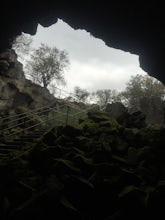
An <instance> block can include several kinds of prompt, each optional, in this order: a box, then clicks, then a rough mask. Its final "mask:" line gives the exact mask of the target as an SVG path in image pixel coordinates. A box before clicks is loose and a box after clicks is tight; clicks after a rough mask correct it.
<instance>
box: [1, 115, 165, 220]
mask: <svg viewBox="0 0 165 220" xmlns="http://www.w3.org/2000/svg"><path fill="white" fill-rule="evenodd" d="M88 116H89V118H88V119H87V120H84V121H83V122H82V123H80V124H79V125H74V126H72V125H67V126H65V127H62V126H61V127H54V128H53V129H52V128H51V129H50V130H49V131H48V132H46V133H45V134H44V135H43V137H42V138H41V139H40V142H39V143H37V145H36V146H34V147H33V148H31V150H29V151H25V152H23V151H22V152H21V154H20V155H19V154H18V153H17V152H15V153H14V155H13V154H8V155H6V158H5V160H2V158H3V157H2V158H1V155H0V179H1V184H0V192H1V196H0V204H1V206H0V217H1V219H2V220H22V219H23V220H29V219H32V218H34V219H41V220H45V219H48V220H49V219H60V220H61V219H62V220H67V219H72V220H82V219H84V220H123V219H127V220H132V219H134V220H139V219H147V220H148V219H158V220H160V219H164V218H165V212H164V207H165V160H164V156H165V148H164V143H163V142H164V132H165V127H160V126H159V127H154V126H153V127H151V126H150V127H140V126H139V124H137V122H138V121H140V120H141V116H140V115H136V117H135V116H133V119H132V125H131V128H130V127H129V128H128V127H124V126H123V125H122V124H120V123H118V122H117V121H116V120H115V119H114V118H112V117H110V116H108V115H107V114H103V113H102V112H99V111H97V112H96V111H92V112H89V114H88ZM138 117H139V120H138ZM134 120H135V121H134ZM137 125H138V126H139V128H137ZM135 126H136V127H135ZM13 157H14V159H12V158H13Z"/></svg>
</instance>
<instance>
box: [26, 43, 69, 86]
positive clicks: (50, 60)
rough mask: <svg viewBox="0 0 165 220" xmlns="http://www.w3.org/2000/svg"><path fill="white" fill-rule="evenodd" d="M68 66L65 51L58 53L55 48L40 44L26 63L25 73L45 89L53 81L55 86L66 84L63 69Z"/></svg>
mask: <svg viewBox="0 0 165 220" xmlns="http://www.w3.org/2000/svg"><path fill="white" fill-rule="evenodd" d="M68 66H69V59H68V53H67V52H66V51H64V50H62V51H60V50H59V49H57V48H56V47H49V46H47V45H46V44H43V43H42V44H41V45H40V47H39V48H38V49H35V50H34V51H33V53H32V54H31V58H30V60H29V61H27V65H26V73H27V75H28V76H29V77H30V79H31V80H32V81H33V82H35V83H37V84H40V85H42V86H43V87H46V88H47V87H48V85H49V84H50V83H51V82H52V81H53V82H54V81H55V82H54V83H55V84H62V85H65V84H66V82H65V79H64V69H65V68H66V67H68Z"/></svg>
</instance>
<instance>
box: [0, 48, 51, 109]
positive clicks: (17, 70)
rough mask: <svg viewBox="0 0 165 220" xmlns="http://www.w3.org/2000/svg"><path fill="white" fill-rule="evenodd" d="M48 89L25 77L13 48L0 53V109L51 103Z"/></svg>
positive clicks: (30, 107)
mask: <svg viewBox="0 0 165 220" xmlns="http://www.w3.org/2000/svg"><path fill="white" fill-rule="evenodd" d="M53 102H54V97H53V96H52V95H51V94H50V93H49V91H48V90H47V89H45V88H43V87H41V86H39V85H36V84H34V83H32V82H31V81H30V80H27V79H25V75H24V72H23V68H22V64H21V63H20V62H18V61H17V55H16V53H15V52H14V51H13V50H10V49H8V50H6V51H4V52H3V53H1V54H0V111H1V112H2V111H6V110H7V111H13V110H15V109H16V108H18V107H20V106H21V107H25V108H28V109H34V108H37V107H41V106H46V105H50V104H53Z"/></svg>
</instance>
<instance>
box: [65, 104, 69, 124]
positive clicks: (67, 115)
mask: <svg viewBox="0 0 165 220" xmlns="http://www.w3.org/2000/svg"><path fill="white" fill-rule="evenodd" d="M68 118H69V106H67V113H66V125H67V124H68Z"/></svg>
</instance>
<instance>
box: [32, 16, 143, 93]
mask: <svg viewBox="0 0 165 220" xmlns="http://www.w3.org/2000/svg"><path fill="white" fill-rule="evenodd" d="M41 42H42V43H46V44H48V45H49V46H55V47H57V48H58V49H60V50H66V51H67V52H68V54H69V60H70V68H69V69H67V70H66V71H65V79H66V81H67V86H65V87H61V88H63V89H64V90H67V91H69V92H72V91H73V88H74V87H75V86H80V87H81V88H83V89H87V90H88V91H90V92H93V91H96V90H97V89H116V90H118V91H121V90H123V89H124V88H125V83H126V82H127V81H128V80H129V79H130V76H131V75H136V74H142V75H146V73H145V72H144V71H143V70H142V69H141V68H140V67H139V61H138V56H136V55H132V54H130V53H128V52H123V51H121V50H117V49H113V48H110V47H107V46H106V45H105V43H104V42H103V41H102V40H101V39H97V38H94V37H92V36H91V35H90V33H89V32H86V31H85V30H74V29H73V28H71V27H70V26H69V25H68V24H67V23H65V22H63V21H62V20H58V22H57V23H56V24H54V25H52V26H50V27H48V28H44V27H42V26H40V25H39V26H38V30H37V34H36V35H35V36H34V37H33V44H32V46H33V47H36V48H37V47H39V45H40V43H41Z"/></svg>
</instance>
